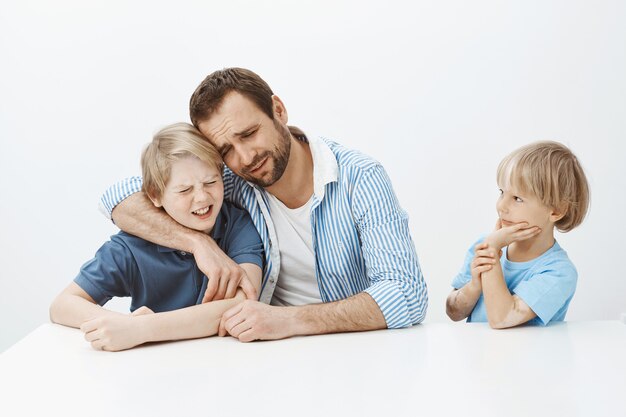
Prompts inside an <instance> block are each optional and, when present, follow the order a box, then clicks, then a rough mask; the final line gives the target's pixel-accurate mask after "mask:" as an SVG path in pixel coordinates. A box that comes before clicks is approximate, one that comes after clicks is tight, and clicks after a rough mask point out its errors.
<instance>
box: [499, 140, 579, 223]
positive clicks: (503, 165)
mask: <svg viewBox="0 0 626 417" xmlns="http://www.w3.org/2000/svg"><path fill="white" fill-rule="evenodd" d="M497 181H498V184H500V185H503V184H510V185H512V186H514V187H516V188H518V189H519V191H520V192H521V193H528V192H530V193H532V194H533V195H535V196H536V197H537V198H538V199H539V200H541V201H542V202H543V204H544V205H546V206H547V207H550V208H552V209H554V210H556V211H557V212H558V213H560V214H563V217H562V218H561V219H560V220H558V221H557V222H556V223H555V226H556V228H557V229H558V230H560V231H562V232H569V231H570V230H572V229H574V228H575V227H576V226H578V225H579V224H581V223H582V221H583V219H584V218H585V215H586V214H587V209H588V207H589V185H588V183H587V177H586V176H585V172H584V171H583V169H582V167H581V165H580V163H579V162H578V159H577V158H576V156H575V155H574V154H573V153H572V151H570V150H569V148H568V147H566V146H565V145H563V144H561V143H558V142H553V141H542V142H535V143H531V144H529V145H526V146H522V147H521V148H519V149H517V150H515V151H513V152H511V153H510V154H509V155H508V156H506V157H505V158H504V159H503V160H502V162H500V165H499V166H498V173H497Z"/></svg>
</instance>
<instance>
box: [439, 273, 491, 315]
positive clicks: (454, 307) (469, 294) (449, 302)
mask: <svg viewBox="0 0 626 417" xmlns="http://www.w3.org/2000/svg"><path fill="white" fill-rule="evenodd" d="M481 293H482V286H481V284H480V282H475V281H474V280H471V281H470V282H468V283H467V284H466V285H465V286H464V287H463V288H459V289H458V290H456V289H455V290H452V291H451V292H450V294H449V295H448V298H447V299H446V314H448V317H450V319H451V320H453V321H460V320H463V319H466V318H467V317H468V316H469V315H470V314H472V310H474V307H475V306H476V303H477V302H478V299H479V298H480V294H481Z"/></svg>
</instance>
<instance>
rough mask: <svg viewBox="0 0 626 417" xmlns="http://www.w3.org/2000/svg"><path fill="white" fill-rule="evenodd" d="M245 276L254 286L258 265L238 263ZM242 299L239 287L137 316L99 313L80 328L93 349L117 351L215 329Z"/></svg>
mask: <svg viewBox="0 0 626 417" xmlns="http://www.w3.org/2000/svg"><path fill="white" fill-rule="evenodd" d="M240 266H241V268H242V269H243V270H244V271H245V272H246V274H247V278H249V279H250V281H251V282H252V283H253V285H254V289H255V290H258V288H259V287H260V283H261V268H260V267H259V266H257V265H254V264H241V265H240ZM244 300H245V295H244V294H243V292H242V291H238V292H237V296H236V297H235V298H231V299H227V300H220V301H212V302H209V303H205V304H199V305H195V306H191V307H187V308H182V309H179V310H174V311H168V312H163V313H156V314H143V315H140V316H126V315H120V316H103V317H99V318H95V319H94V320H90V321H87V322H85V323H83V324H82V325H81V327H80V329H81V330H82V331H83V332H84V333H85V339H86V340H87V341H88V342H91V345H92V346H93V347H94V348H95V349H100V350H107V351H118V350H124V349H130V348H132V347H135V346H137V345H140V344H142V343H146V342H157V341H164V340H180V339H195V338H199V337H206V336H212V335H214V334H216V333H217V329H218V325H219V322H220V319H221V317H222V314H223V313H224V312H225V311H226V310H228V309H229V308H231V307H233V306H235V305H237V304H239V303H241V302H242V301H244Z"/></svg>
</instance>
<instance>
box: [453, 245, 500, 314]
mask: <svg viewBox="0 0 626 417" xmlns="http://www.w3.org/2000/svg"><path fill="white" fill-rule="evenodd" d="M472 252H473V256H472ZM491 255H492V253H491V252H490V251H489V250H488V245H487V244H486V243H484V242H480V243H478V244H477V245H476V246H475V247H474V248H473V251H472V250H470V253H469V254H468V258H467V259H466V261H465V265H464V266H463V273H464V274H466V273H467V272H466V271H467V269H469V272H470V274H471V276H472V278H471V279H470V281H469V282H468V283H467V284H465V285H463V286H462V287H461V288H459V289H454V290H452V292H450V295H448V298H447V299H446V313H447V314H448V317H450V319H452V320H453V321H460V320H463V319H465V318H467V317H468V316H469V315H470V314H472V311H473V310H474V307H475V306H476V303H477V302H478V299H479V298H480V295H481V294H482V291H483V290H482V283H481V274H482V273H483V272H486V271H489V270H490V269H491V268H492V266H493V265H494V264H495V263H496V262H497V259H496V258H495V256H491ZM470 256H472V257H471V259H472V261H471V262H469V259H470ZM468 263H469V265H468ZM455 281H456V280H455ZM453 285H458V284H454V283H453ZM459 286H460V285H459Z"/></svg>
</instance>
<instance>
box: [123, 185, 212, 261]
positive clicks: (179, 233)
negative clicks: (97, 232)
mask: <svg viewBox="0 0 626 417" xmlns="http://www.w3.org/2000/svg"><path fill="white" fill-rule="evenodd" d="M112 217H113V221H114V222H115V224H116V225H117V226H118V227H119V228H120V229H122V230H123V231H125V232H127V233H130V234H132V235H135V236H139V237H140V238H142V239H145V240H147V241H150V242H153V243H156V244H158V245H161V246H166V247H168V248H174V249H179V250H183V251H187V252H189V253H193V252H194V250H195V248H196V247H197V245H198V243H199V242H200V241H202V240H204V241H206V242H207V243H209V244H213V245H215V242H214V241H213V240H212V239H210V238H208V236H207V235H205V234H203V233H200V232H197V231H194V230H191V229H188V228H186V227H184V226H182V225H180V224H179V223H177V222H176V221H175V220H174V219H172V218H171V217H170V216H168V215H167V213H165V212H164V211H163V210H161V209H158V208H156V207H155V206H154V204H152V202H151V201H150V200H149V199H148V197H146V195H145V194H144V193H143V192H139V193H135V194H132V195H131V196H129V197H128V198H126V199H125V200H124V201H122V202H121V203H120V204H118V205H117V206H116V207H115V209H114V210H113V213H112Z"/></svg>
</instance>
